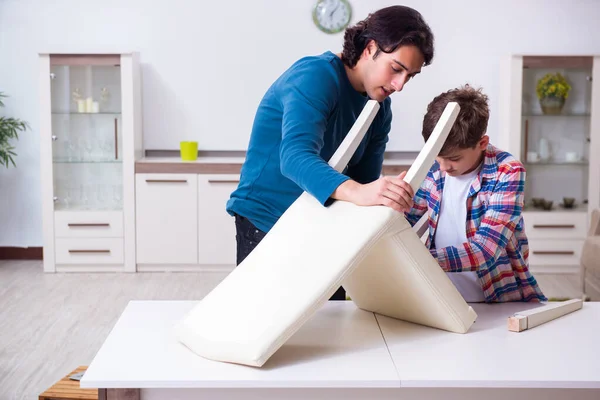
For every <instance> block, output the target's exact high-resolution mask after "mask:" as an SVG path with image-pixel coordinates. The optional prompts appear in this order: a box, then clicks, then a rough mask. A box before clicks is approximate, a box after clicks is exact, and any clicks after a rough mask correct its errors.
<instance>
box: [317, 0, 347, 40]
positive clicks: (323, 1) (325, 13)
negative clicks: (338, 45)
mask: <svg viewBox="0 0 600 400" xmlns="http://www.w3.org/2000/svg"><path fill="white" fill-rule="evenodd" d="M351 17H352V7H350V3H349V2H348V0H318V1H317V4H315V8H314V9H313V21H314V22H315V25H316V26H317V27H318V28H319V29H320V30H322V31H323V32H325V33H338V32H341V31H343V30H344V29H346V27H347V26H348V24H349V23H350V18H351Z"/></svg>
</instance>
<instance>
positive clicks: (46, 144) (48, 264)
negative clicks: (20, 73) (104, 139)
mask: <svg viewBox="0 0 600 400" xmlns="http://www.w3.org/2000/svg"><path fill="white" fill-rule="evenodd" d="M38 74H39V76H38V80H39V99H40V106H39V107H40V121H39V124H40V128H39V129H40V176H41V181H42V230H43V243H44V272H55V271H56V268H55V265H54V200H53V197H54V188H53V182H54V178H53V176H52V173H53V172H52V167H53V164H52V114H51V103H50V99H51V96H50V56H49V55H48V54H40V58H39V70H38Z"/></svg>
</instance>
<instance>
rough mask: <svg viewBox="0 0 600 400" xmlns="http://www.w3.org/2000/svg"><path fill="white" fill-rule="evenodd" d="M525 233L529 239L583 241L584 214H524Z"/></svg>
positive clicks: (584, 234) (585, 223)
mask: <svg viewBox="0 0 600 400" xmlns="http://www.w3.org/2000/svg"><path fill="white" fill-rule="evenodd" d="M523 220H524V222H525V233H526V234H527V237H528V238H529V239H563V238H564V239H584V238H585V237H586V235H587V213H586V212H552V211H551V212H524V213H523Z"/></svg>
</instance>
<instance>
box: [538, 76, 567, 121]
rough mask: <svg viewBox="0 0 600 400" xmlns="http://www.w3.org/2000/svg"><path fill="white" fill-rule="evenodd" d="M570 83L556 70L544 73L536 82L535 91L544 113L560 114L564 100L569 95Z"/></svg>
mask: <svg viewBox="0 0 600 400" xmlns="http://www.w3.org/2000/svg"><path fill="white" fill-rule="evenodd" d="M570 90H571V85H569V83H568V82H567V80H566V79H565V77H564V76H563V75H562V74H561V73H559V72H557V73H556V74H550V73H549V74H546V75H544V77H543V78H542V79H540V80H539V81H538V82H537V87H536V93H537V96H538V99H539V100H540V106H541V107H542V112H543V113H544V114H550V115H556V114H560V112H561V111H562V108H563V106H564V105H565V100H566V99H567V97H569V91H570Z"/></svg>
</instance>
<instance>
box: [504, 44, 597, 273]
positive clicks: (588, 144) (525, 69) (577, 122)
mask: <svg viewBox="0 0 600 400" xmlns="http://www.w3.org/2000/svg"><path fill="white" fill-rule="evenodd" d="M599 71H600V58H599V57H595V56H591V55H590V56H513V57H510V59H509V60H508V62H507V64H505V65H504V67H503V68H502V76H503V81H502V83H501V90H502V94H503V96H502V98H501V100H502V105H501V107H500V109H501V112H500V126H501V129H500V143H501V146H503V147H504V148H505V149H506V150H508V151H509V152H510V153H512V154H513V155H514V156H515V157H517V158H519V159H520V160H521V162H522V163H523V164H524V165H525V168H526V171H527V178H526V184H525V199H524V201H525V208H524V213H523V215H524V221H525V230H526V233H527V235H528V238H529V244H530V258H529V261H530V267H531V269H532V271H534V272H538V273H543V272H549V273H574V274H576V273H579V259H580V256H581V247H582V245H583V241H584V240H585V237H586V235H587V226H588V223H589V217H590V214H591V211H592V210H593V209H595V208H598V207H599V206H600V137H599V136H598V134H599V132H598V130H599V128H600V125H599V123H600V110H599V106H600V91H599V89H600V85H599V82H598V80H599V79H600V76H599ZM595 76H596V77H597V79H596V80H594V77H595Z"/></svg>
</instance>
